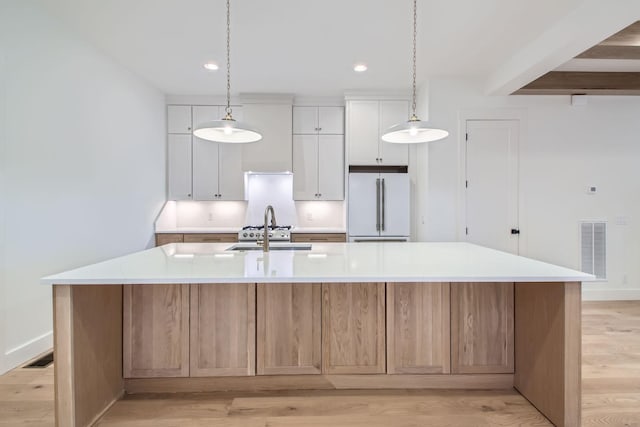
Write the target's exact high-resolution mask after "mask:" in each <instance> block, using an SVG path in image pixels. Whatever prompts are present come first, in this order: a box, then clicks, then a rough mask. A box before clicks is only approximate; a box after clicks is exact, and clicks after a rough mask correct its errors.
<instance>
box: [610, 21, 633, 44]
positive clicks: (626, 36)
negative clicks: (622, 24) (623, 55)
mask: <svg viewBox="0 0 640 427" xmlns="http://www.w3.org/2000/svg"><path fill="white" fill-rule="evenodd" d="M600 45H602V46H640V21H636V22H634V23H633V24H631V25H629V26H628V27H627V28H625V29H624V30H622V31H619V32H617V33H615V34H614V35H612V36H611V37H609V38H608V39H606V40H605V41H603V42H602V43H600Z"/></svg>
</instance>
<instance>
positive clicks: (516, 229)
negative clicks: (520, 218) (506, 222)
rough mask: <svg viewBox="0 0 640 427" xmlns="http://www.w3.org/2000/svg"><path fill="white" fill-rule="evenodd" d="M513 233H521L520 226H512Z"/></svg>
mask: <svg viewBox="0 0 640 427" xmlns="http://www.w3.org/2000/svg"><path fill="white" fill-rule="evenodd" d="M511 234H520V229H519V228H512V229H511Z"/></svg>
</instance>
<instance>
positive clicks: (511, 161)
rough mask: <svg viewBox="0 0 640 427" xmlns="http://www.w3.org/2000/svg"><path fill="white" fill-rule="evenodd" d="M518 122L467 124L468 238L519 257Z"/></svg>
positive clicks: (477, 121)
mask: <svg viewBox="0 0 640 427" xmlns="http://www.w3.org/2000/svg"><path fill="white" fill-rule="evenodd" d="M518 125H519V123H518V121H517V120H467V141H466V163H467V164H466V238H467V241H468V242H471V243H476V244H479V245H482V246H487V247H489V248H493V249H498V250H501V251H505V252H511V253H514V254H517V253H518V243H519V234H515V233H519V231H520V230H519V226H518Z"/></svg>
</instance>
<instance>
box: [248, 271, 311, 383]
mask: <svg viewBox="0 0 640 427" xmlns="http://www.w3.org/2000/svg"><path fill="white" fill-rule="evenodd" d="M257 286H258V310H257V313H258V316H257V317H258V318H257V328H258V339H257V346H258V348H257V365H258V367H257V373H258V375H283V374H284V375H290V374H319V373H320V372H321V365H320V363H321V358H322V353H321V333H320V329H321V322H320V319H321V315H322V312H321V307H322V295H321V292H322V289H321V284H320V283H259V284H258V285H257Z"/></svg>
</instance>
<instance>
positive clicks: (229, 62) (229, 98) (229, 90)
mask: <svg viewBox="0 0 640 427" xmlns="http://www.w3.org/2000/svg"><path fill="white" fill-rule="evenodd" d="M230 8H231V7H230V5H229V0H227V108H225V110H224V111H225V112H226V113H227V114H226V115H225V119H226V120H233V119H232V118H231V61H230V60H229V57H230V52H231V13H230ZM414 109H415V108H414Z"/></svg>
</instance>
